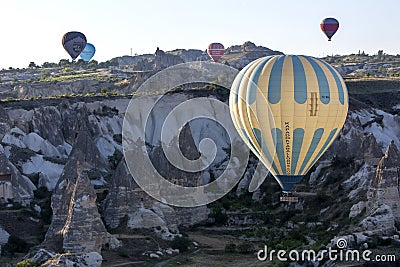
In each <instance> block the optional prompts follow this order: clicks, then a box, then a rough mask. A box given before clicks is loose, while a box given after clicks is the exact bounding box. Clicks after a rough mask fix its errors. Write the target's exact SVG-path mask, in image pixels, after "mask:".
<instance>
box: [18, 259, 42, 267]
mask: <svg viewBox="0 0 400 267" xmlns="http://www.w3.org/2000/svg"><path fill="white" fill-rule="evenodd" d="M16 266H17V267H36V266H38V265H37V264H36V262H34V261H33V260H31V259H26V260H23V261H20V262H18V263H17V265H16Z"/></svg>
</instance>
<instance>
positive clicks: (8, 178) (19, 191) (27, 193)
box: [0, 152, 36, 205]
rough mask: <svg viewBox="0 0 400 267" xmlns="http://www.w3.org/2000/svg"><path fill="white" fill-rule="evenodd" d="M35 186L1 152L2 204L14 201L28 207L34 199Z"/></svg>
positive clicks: (0, 192)
mask: <svg viewBox="0 0 400 267" xmlns="http://www.w3.org/2000/svg"><path fill="white" fill-rule="evenodd" d="M34 190H36V187H35V185H34V184H33V183H32V182H31V181H30V180H29V179H28V178H27V177H25V176H23V175H21V173H20V172H19V171H18V169H17V168H16V167H15V166H14V165H13V164H12V163H11V162H10V161H9V160H8V158H7V157H6V155H5V154H4V153H3V152H0V203H1V202H6V201H7V199H13V200H14V201H16V202H19V203H21V204H23V205H28V204H29V203H30V202H31V200H32V198H33V191H34Z"/></svg>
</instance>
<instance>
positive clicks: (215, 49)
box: [207, 43, 225, 62]
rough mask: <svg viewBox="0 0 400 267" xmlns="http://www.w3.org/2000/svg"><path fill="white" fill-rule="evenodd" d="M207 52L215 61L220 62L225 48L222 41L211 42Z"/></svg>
mask: <svg viewBox="0 0 400 267" xmlns="http://www.w3.org/2000/svg"><path fill="white" fill-rule="evenodd" d="M207 53H208V55H209V56H210V57H211V58H212V59H213V60H214V62H218V60H219V59H220V58H221V57H222V56H223V55H224V53H225V48H224V46H223V44H221V43H211V44H209V45H208V49H207Z"/></svg>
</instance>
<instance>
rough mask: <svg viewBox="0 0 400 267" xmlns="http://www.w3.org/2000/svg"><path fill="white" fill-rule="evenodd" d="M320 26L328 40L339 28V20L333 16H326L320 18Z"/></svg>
mask: <svg viewBox="0 0 400 267" xmlns="http://www.w3.org/2000/svg"><path fill="white" fill-rule="evenodd" d="M320 27H321V30H322V31H323V32H324V33H325V35H326V36H327V37H328V41H330V40H331V38H332V36H333V35H334V34H335V33H336V31H337V30H338V29H339V22H338V21H337V20H336V19H335V18H326V19H323V20H322V22H321V24H320Z"/></svg>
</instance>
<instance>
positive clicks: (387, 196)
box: [363, 141, 400, 232]
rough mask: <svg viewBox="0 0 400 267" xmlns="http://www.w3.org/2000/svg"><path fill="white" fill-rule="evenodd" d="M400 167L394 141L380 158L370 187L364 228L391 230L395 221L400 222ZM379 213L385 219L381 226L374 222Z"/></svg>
mask: <svg viewBox="0 0 400 267" xmlns="http://www.w3.org/2000/svg"><path fill="white" fill-rule="evenodd" d="M399 168H400V153H399V150H398V149H397V146H396V145H395V144H394V142H393V141H392V142H391V143H390V144H389V146H388V148H387V150H386V153H385V155H384V156H383V157H382V159H381V160H380V162H379V164H378V166H377V168H376V173H375V177H374V179H373V180H372V182H371V186H370V187H369V191H368V195H367V198H368V200H367V202H366V211H367V214H368V217H367V218H366V219H365V220H364V221H363V226H364V228H366V229H368V230H382V231H388V232H390V231H393V230H394V224H395V222H398V223H400V178H399V176H400V172H399ZM377 215H380V216H381V217H382V218H381V221H382V220H383V221H384V223H383V224H382V225H380V226H379V227H378V226H377V225H376V223H374V222H376V221H377V219H376V217H377ZM374 219H375V220H374ZM368 222H369V223H368Z"/></svg>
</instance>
